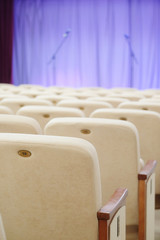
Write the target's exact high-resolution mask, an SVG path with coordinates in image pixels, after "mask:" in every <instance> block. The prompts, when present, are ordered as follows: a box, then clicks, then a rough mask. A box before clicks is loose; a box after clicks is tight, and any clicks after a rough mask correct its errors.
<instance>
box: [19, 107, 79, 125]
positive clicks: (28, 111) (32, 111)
mask: <svg viewBox="0 0 160 240" xmlns="http://www.w3.org/2000/svg"><path fill="white" fill-rule="evenodd" d="M17 114H18V115H23V116H28V117H32V118H34V119H36V120H37V121H38V122H39V124H40V126H41V128H42V129H44V127H45V125H46V124H47V123H48V122H49V121H50V120H51V119H53V118H56V117H84V113H83V112H82V111H81V110H79V109H76V108H67V107H54V106H26V107H22V108H21V109H19V111H18V112H17Z"/></svg>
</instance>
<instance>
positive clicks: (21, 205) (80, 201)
mask: <svg viewBox="0 0 160 240" xmlns="http://www.w3.org/2000/svg"><path fill="white" fill-rule="evenodd" d="M8 149H9V151H8ZM20 150H23V151H24V150H25V151H29V152H30V153H31V155H30V156H28V157H23V156H21V155H19V154H18V153H19V151H20ZM0 152H1V158H0V165H1V168H0V195H1V197H0V212H1V214H2V216H3V222H4V228H5V231H6V236H7V240H44V239H47V240H53V239H57V240H58V239H63V240H75V239H76V240H84V239H85V240H91V239H92V240H97V236H98V232H97V231H98V230H97V229H98V221H97V211H98V210H99V208H100V207H101V186H100V174H99V165H98V159H97V154H96V151H95V148H94V147H93V146H92V145H91V144H90V143H89V142H87V141H85V140H83V139H77V138H67V137H52V136H42V135H39V136H38V135H27V134H26V135H24V134H2V133H1V134H0ZM25 156H26V155H25ZM106 174H107V172H106Z"/></svg>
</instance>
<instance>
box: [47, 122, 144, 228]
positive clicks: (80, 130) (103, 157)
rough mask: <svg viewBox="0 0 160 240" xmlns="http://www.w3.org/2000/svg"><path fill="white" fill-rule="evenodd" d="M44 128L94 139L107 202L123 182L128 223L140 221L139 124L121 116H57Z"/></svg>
mask: <svg viewBox="0 0 160 240" xmlns="http://www.w3.org/2000/svg"><path fill="white" fill-rule="evenodd" d="M44 131H45V134H48V135H60V136H72V137H73V136H74V137H80V138H84V139H86V140H88V141H90V142H91V143H92V144H93V145H94V146H95V148H96V150H97V153H98V158H99V162H100V171H101V182H102V200H103V205H104V204H105V203H106V202H107V200H108V199H109V196H111V194H112V192H113V191H114V189H116V188H117V187H119V186H121V187H125V188H127V189H128V191H129V195H128V199H127V224H137V222H138V213H137V211H135V209H137V206H138V203H137V199H138V192H137V191H138V181H137V173H138V170H139V169H140V161H139V159H140V156H139V141H138V135H137V131H136V128H135V126H134V125H133V124H131V123H129V122H124V121H118V120H105V119H92V118H66V119H63V118H56V119H53V120H51V121H50V122H49V123H48V124H47V125H46V127H45V130H44ZM86 133H88V134H86ZM108 169H109V172H108V174H106V172H107V170H108Z"/></svg>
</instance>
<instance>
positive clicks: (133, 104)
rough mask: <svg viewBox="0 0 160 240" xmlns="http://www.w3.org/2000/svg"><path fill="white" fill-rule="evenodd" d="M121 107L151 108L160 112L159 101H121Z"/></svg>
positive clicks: (150, 109)
mask: <svg viewBox="0 0 160 240" xmlns="http://www.w3.org/2000/svg"><path fill="white" fill-rule="evenodd" d="M118 107H119V108H127V109H139V110H146V111H147V110H149V111H154V112H158V113H160V103H158V102H154V103H153V102H147V101H146V102H145V101H139V102H125V103H120V104H119V106H118Z"/></svg>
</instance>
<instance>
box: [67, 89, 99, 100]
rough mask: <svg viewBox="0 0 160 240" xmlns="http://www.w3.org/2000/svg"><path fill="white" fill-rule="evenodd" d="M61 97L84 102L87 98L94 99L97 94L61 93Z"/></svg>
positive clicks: (89, 92)
mask: <svg viewBox="0 0 160 240" xmlns="http://www.w3.org/2000/svg"><path fill="white" fill-rule="evenodd" d="M63 96H69V97H75V98H77V99H80V100H84V99H87V98H89V97H96V96H97V94H96V92H93V91H84V92H75V91H74V92H73V91H71V92H69V91H67V92H66V93H63Z"/></svg>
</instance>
